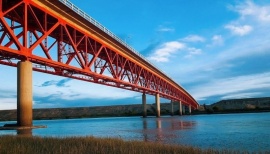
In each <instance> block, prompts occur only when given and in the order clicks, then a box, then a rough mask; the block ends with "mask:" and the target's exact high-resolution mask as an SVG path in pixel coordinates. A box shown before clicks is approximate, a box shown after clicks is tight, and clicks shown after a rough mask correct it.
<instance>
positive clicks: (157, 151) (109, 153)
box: [0, 136, 240, 154]
mask: <svg viewBox="0 0 270 154" xmlns="http://www.w3.org/2000/svg"><path fill="white" fill-rule="evenodd" d="M0 153H1V154H17V153H20V154H24V153H39V154H43V153H65V154H75V153H91V154H92V153H98V154H165V153H166V154H167V153H168V154H181V153H187V154H192V153H195V154H201V153H205V154H212V153H223V154H225V153H240V152H237V151H227V150H222V151H217V150H201V149H198V148H192V147H185V146H173V145H164V144H157V143H146V142H139V141H123V140H121V139H109V138H107V139H98V138H94V137H68V138H48V137H46V138H40V137H17V136H0Z"/></svg>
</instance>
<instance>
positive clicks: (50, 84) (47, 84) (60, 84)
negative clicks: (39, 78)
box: [39, 78, 72, 87]
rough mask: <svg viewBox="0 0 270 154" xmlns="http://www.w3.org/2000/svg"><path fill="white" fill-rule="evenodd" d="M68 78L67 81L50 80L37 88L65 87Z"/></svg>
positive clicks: (68, 79)
mask: <svg viewBox="0 0 270 154" xmlns="http://www.w3.org/2000/svg"><path fill="white" fill-rule="evenodd" d="M70 80H72V79H70V78H67V79H62V80H59V81H56V80H51V81H46V82H44V83H42V84H41V85H40V86H39V87H47V86H52V85H55V86H57V87H66V85H65V84H66V83H67V82H69V81H70Z"/></svg>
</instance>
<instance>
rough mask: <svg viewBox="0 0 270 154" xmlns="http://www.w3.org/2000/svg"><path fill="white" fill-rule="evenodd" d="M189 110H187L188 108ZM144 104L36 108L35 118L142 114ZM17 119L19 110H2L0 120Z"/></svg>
mask: <svg viewBox="0 0 270 154" xmlns="http://www.w3.org/2000/svg"><path fill="white" fill-rule="evenodd" d="M160 109H161V111H160V112H161V114H162V115H169V114H171V104H170V103H161V106H160ZM186 111H187V110H186ZM174 112H175V114H178V113H179V103H174ZM141 115H142V105H141V104H137V105H116V106H98V107H77V108H52V109H34V110H33V116H34V117H33V118H34V119H35V120H41V119H70V118H94V117H119V116H141ZM147 115H149V116H155V115H156V106H155V104H147ZM16 119H17V110H2V111H1V110H0V121H10V120H16Z"/></svg>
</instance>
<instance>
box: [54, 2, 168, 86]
mask: <svg viewBox="0 0 270 154" xmlns="http://www.w3.org/2000/svg"><path fill="white" fill-rule="evenodd" d="M59 1H60V2H62V3H63V4H65V5H66V6H67V7H69V8H70V9H72V10H73V11H74V12H76V13H77V14H79V15H80V16H82V17H83V18H84V19H86V20H87V21H89V22H90V23H92V24H94V25H95V26H96V27H98V28H99V29H100V30H102V31H103V32H105V33H106V34H108V35H110V36H111V37H112V38H114V39H115V40H117V41H118V42H119V43H121V44H122V45H124V46H125V47H126V48H128V49H129V50H131V51H132V52H133V53H135V54H136V55H137V56H139V57H141V58H142V59H144V60H145V61H147V62H148V63H149V64H151V65H152V66H154V67H155V68H156V69H158V70H159V71H160V72H162V73H163V74H164V75H165V73H164V72H163V71H162V70H160V69H159V68H158V67H156V66H155V65H154V64H153V63H152V62H150V61H149V60H148V59H146V58H145V57H144V56H143V55H142V54H140V53H139V52H138V51H136V50H135V49H134V48H132V47H131V46H129V45H128V44H127V43H126V42H124V41H123V40H122V39H120V38H119V37H118V36H116V35H115V34H113V33H112V32H111V31H110V30H108V29H107V28H106V27H104V26H103V25H101V24H100V23H99V22H97V21H96V20H95V19H94V18H92V17H91V16H90V15H88V14H86V13H85V12H84V11H82V10H81V9H79V8H78V7H77V6H75V5H74V4H73V3H71V2H70V1H69V0H59ZM167 77H168V76H167ZM168 78H170V77H168ZM170 79H171V78H170ZM171 80H172V79H171ZM172 81H173V80H172Z"/></svg>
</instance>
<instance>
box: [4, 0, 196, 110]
mask: <svg viewBox="0 0 270 154" xmlns="http://www.w3.org/2000/svg"><path fill="white" fill-rule="evenodd" d="M19 61H30V62H31V63H32V64H33V70H34V71H38V72H43V73H48V74H53V75H58V76H63V77H68V78H73V79H78V80H83V81H87V82H93V83H97V84H103V85H106V86H112V87H117V88H122V89H127V90H132V91H137V92H140V93H144V94H150V95H156V94H159V96H160V97H163V98H166V99H169V100H172V101H179V102H182V103H183V104H184V105H189V106H191V107H192V108H193V109H196V108H197V107H198V103H197V102H196V100H195V99H194V98H193V97H192V96H191V95H190V94H189V93H188V92H187V91H186V90H185V89H184V88H183V87H181V86H180V85H178V84H177V83H176V82H175V81H173V80H172V79H171V78H169V77H168V76H167V75H166V74H165V73H164V72H162V71H161V70H159V69H158V68H157V67H155V66H154V65H153V64H151V63H150V62H149V61H148V60H147V59H145V58H144V57H143V56H142V55H140V54H139V53H138V52H136V51H135V50H134V49H133V48H131V47H130V46H128V45H127V44H126V43H125V42H123V41H122V40H121V39H119V38H118V37H117V36H115V35H114V34H113V33H112V32H110V31H109V30H108V29H106V28H105V27H104V26H102V25H101V24H100V23H98V22H97V21H95V20H94V19H93V18H92V17H90V16H89V15H87V14H86V13H84V12H83V11H82V10H80V9H79V8H78V7H76V6H74V5H73V4H72V3H70V2H69V1H68V0H0V64H3V65H8V66H14V67H17V63H18V62H19ZM104 95H106V94H104Z"/></svg>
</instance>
